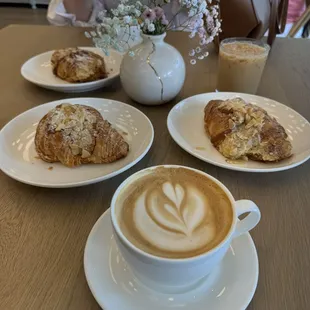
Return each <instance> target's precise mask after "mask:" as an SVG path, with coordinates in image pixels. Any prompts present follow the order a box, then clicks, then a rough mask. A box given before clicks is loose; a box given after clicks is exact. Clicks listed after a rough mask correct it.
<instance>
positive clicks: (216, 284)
mask: <svg viewBox="0 0 310 310" xmlns="http://www.w3.org/2000/svg"><path fill="white" fill-rule="evenodd" d="M84 269H85V275H86V279H87V282H88V285H89V287H90V290H91V292H92V294H93V295H94V297H95V299H96V300H97V302H98V304H99V305H100V306H101V308H103V309H104V310H146V309H147V310H159V309H160V310H168V309H190V310H202V309H210V310H227V309H229V310H244V309H245V308H246V307H247V306H248V304H249V303H250V301H251V299H252V298H253V295H254V292H255V289H256V286H257V280H258V258H257V253H256V249H255V245H254V243H253V240H252V238H251V236H250V235H249V234H248V233H247V234H244V235H242V236H240V237H238V238H237V239H235V240H234V241H233V242H232V245H231V248H230V250H229V251H228V252H227V254H226V256H225V257H224V259H223V261H222V263H221V264H220V266H218V268H217V269H216V270H214V272H213V273H212V274H211V275H210V276H209V277H208V278H207V279H206V280H205V281H204V282H203V283H202V284H201V285H200V286H199V287H197V288H195V289H193V290H191V291H188V292H185V293H182V294H163V293H159V292H156V291H153V290H151V289H149V288H147V287H145V286H144V285H143V284H142V283H140V282H139V281H138V280H137V279H136V278H135V277H134V276H133V275H132V273H131V271H130V269H129V268H128V266H127V265H126V263H125V262H124V260H123V258H122V256H121V254H120V253H119V251H118V249H117V247H116V243H115V240H114V236H113V233H112V225H111V219H110V210H107V211H106V212H105V213H104V214H103V215H102V216H101V217H100V218H99V220H98V221H97V223H96V224H95V226H94V227H93V229H92V231H91V232H90V234H89V237H88V239H87V242H86V247H85V252H84Z"/></svg>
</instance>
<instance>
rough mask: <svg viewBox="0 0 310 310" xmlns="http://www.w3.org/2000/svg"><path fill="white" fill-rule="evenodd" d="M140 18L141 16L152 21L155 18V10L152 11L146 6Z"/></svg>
mask: <svg viewBox="0 0 310 310" xmlns="http://www.w3.org/2000/svg"><path fill="white" fill-rule="evenodd" d="M141 18H142V19H143V20H146V19H148V20H150V21H153V20H154V19H155V18H156V14H155V12H154V11H153V10H151V9H149V8H147V9H145V10H144V12H143V13H142V15H141Z"/></svg>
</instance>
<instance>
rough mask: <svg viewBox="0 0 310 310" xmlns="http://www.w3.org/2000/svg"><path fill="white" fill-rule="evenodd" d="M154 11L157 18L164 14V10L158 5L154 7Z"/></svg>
mask: <svg viewBox="0 0 310 310" xmlns="http://www.w3.org/2000/svg"><path fill="white" fill-rule="evenodd" d="M154 12H155V15H156V17H157V18H160V17H162V16H163V15H164V10H163V9H162V8H161V7H159V6H156V7H155V8H154Z"/></svg>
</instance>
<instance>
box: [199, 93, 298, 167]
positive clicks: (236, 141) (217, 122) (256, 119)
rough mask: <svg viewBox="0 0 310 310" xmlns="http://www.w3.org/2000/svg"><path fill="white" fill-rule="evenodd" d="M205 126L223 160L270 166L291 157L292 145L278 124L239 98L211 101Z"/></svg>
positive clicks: (257, 108) (206, 113)
mask: <svg viewBox="0 0 310 310" xmlns="http://www.w3.org/2000/svg"><path fill="white" fill-rule="evenodd" d="M204 122H205V130H206V132H207V134H208V135H209V136H210V138H211V142H212V144H213V145H214V146H215V147H216V148H217V149H218V151H219V152H220V153H221V154H222V155H224V156H225V157H226V158H229V159H240V158H243V159H246V158H250V159H253V160H258V161H263V162H273V161H279V160H282V159H284V158H288V157H290V156H291V155H292V145H291V142H290V141H289V140H288V136H287V134H286V132H285V130H284V128H283V127H282V126H281V125H280V124H279V123H278V122H277V120H276V119H275V118H273V117H271V116H269V115H268V113H267V112H266V111H265V110H264V109H262V108H260V107H258V106H256V105H253V104H249V103H246V102H245V101H244V100H242V99H241V98H235V99H231V100H226V101H223V100H211V101H210V102H209V103H208V105H207V106H206V107H205V115H204Z"/></svg>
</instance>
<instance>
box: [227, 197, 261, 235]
mask: <svg viewBox="0 0 310 310" xmlns="http://www.w3.org/2000/svg"><path fill="white" fill-rule="evenodd" d="M235 207H236V213H237V217H239V216H240V215H242V214H244V213H249V214H248V215H247V216H246V217H245V218H244V219H242V220H239V221H237V225H236V229H235V232H234V235H233V237H234V238H235V237H238V236H240V235H242V234H243V233H245V232H248V231H250V230H251V229H252V228H254V227H255V226H256V225H257V224H258V222H259V221H260V218H261V214H260V211H259V208H258V206H257V205H256V204H255V203H254V202H253V201H251V200H238V201H236V204H235Z"/></svg>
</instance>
